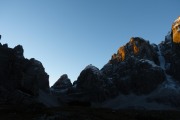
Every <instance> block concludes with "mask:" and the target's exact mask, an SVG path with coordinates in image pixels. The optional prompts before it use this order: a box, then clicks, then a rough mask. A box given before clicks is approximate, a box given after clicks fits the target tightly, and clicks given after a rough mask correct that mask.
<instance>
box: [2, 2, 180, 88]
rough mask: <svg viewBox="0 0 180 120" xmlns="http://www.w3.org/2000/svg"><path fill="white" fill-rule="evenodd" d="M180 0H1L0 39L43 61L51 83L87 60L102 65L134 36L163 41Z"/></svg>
mask: <svg viewBox="0 0 180 120" xmlns="http://www.w3.org/2000/svg"><path fill="white" fill-rule="evenodd" d="M179 5H180V0H0V34H1V35H2V39H1V41H0V42H1V43H3V44H4V43H8V46H9V47H11V48H14V47H15V46H16V45H18V44H20V45H22V46H23V48H24V56H25V57H26V58H28V59H30V58H35V59H37V60H39V61H41V62H42V64H43V66H44V68H45V71H46V72H47V73H48V74H49V76H50V77H49V81H50V86H51V85H53V84H54V82H55V81H56V80H58V79H59V78H60V76H61V75H62V74H68V77H69V78H70V79H71V81H72V82H73V81H75V80H77V78H78V76H79V74H80V72H81V71H82V70H83V69H84V68H85V67H86V66H87V65H89V64H92V65H94V66H96V67H98V68H99V69H101V68H102V67H103V66H104V65H105V64H106V63H107V62H108V61H109V60H110V58H111V55H112V54H113V53H116V52H117V50H118V48H119V47H120V46H122V45H125V44H126V43H127V42H128V41H129V40H130V38H131V37H142V38H144V39H146V40H149V41H150V43H156V44H158V43H160V42H161V41H163V40H164V37H165V35H166V34H167V33H168V31H170V29H171V25H172V23H173V21H174V20H175V19H176V18H177V17H178V16H180V12H179V11H180V10H179Z"/></svg>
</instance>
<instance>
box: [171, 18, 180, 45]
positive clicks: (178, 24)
mask: <svg viewBox="0 0 180 120" xmlns="http://www.w3.org/2000/svg"><path fill="white" fill-rule="evenodd" d="M172 38H173V42H174V43H180V16H179V17H178V19H176V20H175V21H174V23H173V25H172Z"/></svg>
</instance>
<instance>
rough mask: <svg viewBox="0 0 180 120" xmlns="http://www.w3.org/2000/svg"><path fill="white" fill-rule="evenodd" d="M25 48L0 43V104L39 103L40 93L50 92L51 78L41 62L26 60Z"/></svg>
mask: <svg viewBox="0 0 180 120" xmlns="http://www.w3.org/2000/svg"><path fill="white" fill-rule="evenodd" d="M23 52H24V50H23V47H22V46H21V45H18V46H16V47H14V48H9V47H8V45H7V44H3V45H2V44H1V43H0V95H1V98H0V104H9V105H10V104H31V103H37V102H38V100H37V98H38V96H39V91H44V92H45V93H48V92H49V76H48V74H47V73H46V72H45V69H44V67H43V65H42V63H41V62H39V61H38V60H36V59H34V58H32V59H30V60H29V59H26V58H25V57H24V55H23Z"/></svg>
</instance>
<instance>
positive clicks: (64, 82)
mask: <svg viewBox="0 0 180 120" xmlns="http://www.w3.org/2000/svg"><path fill="white" fill-rule="evenodd" d="M70 87H72V83H71V81H70V79H69V78H68V76H67V74H64V75H62V76H61V77H60V78H59V79H58V80H57V81H56V82H55V83H54V85H53V86H52V88H54V89H67V88H70Z"/></svg>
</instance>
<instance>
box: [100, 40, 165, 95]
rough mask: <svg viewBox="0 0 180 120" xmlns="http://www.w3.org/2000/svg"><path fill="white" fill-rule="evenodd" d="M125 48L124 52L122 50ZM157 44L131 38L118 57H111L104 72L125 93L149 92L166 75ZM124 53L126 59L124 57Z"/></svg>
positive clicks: (103, 69)
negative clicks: (159, 57) (160, 62)
mask: <svg viewBox="0 0 180 120" xmlns="http://www.w3.org/2000/svg"><path fill="white" fill-rule="evenodd" d="M122 48H123V52H125V53H123V52H121V50H122ZM156 50H157V46H154V45H150V44H149V42H148V41H145V40H144V39H142V38H137V37H136V38H131V39H130V42H129V43H127V44H126V45H125V46H123V47H120V48H119V50H118V52H117V54H116V57H114V55H113V57H112V58H111V60H110V61H109V63H107V64H106V65H105V66H104V67H103V68H102V72H103V73H104V74H105V75H106V76H107V77H108V78H110V79H112V81H113V83H114V84H115V85H116V87H117V88H118V89H119V91H120V92H121V93H123V94H129V93H134V94H148V93H150V92H152V91H153V90H154V89H156V88H157V87H158V85H160V84H161V83H162V82H163V81H164V80H165V75H164V72H163V70H162V68H161V67H159V66H158V65H159V60H158V54H157V51H156ZM122 54H124V56H125V57H124V59H123V60H121V59H117V58H122Z"/></svg>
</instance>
